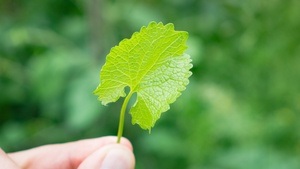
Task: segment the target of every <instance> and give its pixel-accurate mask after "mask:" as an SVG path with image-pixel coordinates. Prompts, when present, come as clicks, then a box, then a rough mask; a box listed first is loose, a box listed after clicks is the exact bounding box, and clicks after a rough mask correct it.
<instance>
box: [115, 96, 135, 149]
mask: <svg viewBox="0 0 300 169" xmlns="http://www.w3.org/2000/svg"><path fill="white" fill-rule="evenodd" d="M132 94H133V93H132V92H131V91H130V92H129V93H128V95H127V96H126V97H125V100H124V102H123V105H122V108H121V112H120V120H119V128H118V140H117V143H120V142H121V137H122V135H123V129H124V121H125V112H126V107H127V104H128V102H129V100H130V98H131V95H132Z"/></svg>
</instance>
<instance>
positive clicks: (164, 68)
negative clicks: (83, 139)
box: [94, 22, 192, 130]
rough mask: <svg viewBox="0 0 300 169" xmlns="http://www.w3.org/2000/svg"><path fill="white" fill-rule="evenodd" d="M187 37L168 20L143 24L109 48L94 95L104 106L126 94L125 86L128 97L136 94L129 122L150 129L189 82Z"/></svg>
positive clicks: (189, 65) (189, 67)
mask: <svg viewBox="0 0 300 169" xmlns="http://www.w3.org/2000/svg"><path fill="white" fill-rule="evenodd" d="M187 38H188V33H187V32H184V31H175V30H174V25H173V24H171V23H169V24H167V25H163V24H162V23H161V22H160V23H156V22H151V23H150V24H149V25H148V26H147V27H142V28H141V30H140V32H136V33H134V34H133V35H132V37H131V38H130V39H124V40H122V41H121V42H120V44H119V45H118V46H115V47H113V48H112V49H111V51H110V53H109V54H108V55H107V58H106V63H105V64H104V66H103V67H102V70H101V72H100V81H101V82H100V84H99V86H98V87H97V89H96V90H95V91H94V94H96V95H98V96H99V97H98V99H99V100H100V101H102V104H104V105H106V104H107V103H110V102H115V101H117V100H118V99H119V98H120V97H125V96H126V93H125V91H124V89H125V87H127V86H128V87H129V88H130V91H129V93H128V95H127V96H129V97H131V96H132V94H133V93H136V95H137V100H136V101H135V103H134V105H133V107H132V108H131V110H130V114H131V115H132V123H133V124H136V123H137V124H139V125H140V126H141V128H143V129H149V130H150V129H151V127H153V126H154V124H155V122H156V121H157V120H158V119H159V118H160V115H161V113H162V112H165V111H167V110H168V109H169V108H170V106H169V104H171V103H173V102H174V101H175V100H176V98H178V97H179V96H180V94H181V92H182V91H183V90H185V86H186V85H187V84H188V83H189V80H188V77H189V76H191V74H192V73H191V72H190V71H189V70H190V69H191V67H192V64H191V63H190V62H191V59H190V56H189V55H187V54H184V51H185V50H186V48H187V46H186V41H187ZM126 104H127V103H126Z"/></svg>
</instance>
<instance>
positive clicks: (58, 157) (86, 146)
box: [9, 136, 132, 169]
mask: <svg viewBox="0 0 300 169" xmlns="http://www.w3.org/2000/svg"><path fill="white" fill-rule="evenodd" d="M116 140H117V138H116V137H115V136H107V137H101V138H94V139H86V140H80V141H75V142H70V143H64V144H52V145H46V146H41V147H37V148H33V149H30V150H25V151H21V152H17V153H11V154H9V156H10V157H11V158H12V159H13V160H14V161H15V162H16V163H17V164H18V165H19V166H21V167H22V168H65V169H73V168H77V167H78V166H79V165H80V164H81V162H82V161H83V160H84V159H85V158H86V157H88V156H89V155H90V154H92V153H93V152H94V151H96V150H98V149H100V148H101V147H103V146H105V145H109V144H116ZM120 144H122V145H124V146H126V147H128V148H129V149H130V150H132V145H131V143H130V142H129V140H127V139H126V138H122V139H121V143H120Z"/></svg>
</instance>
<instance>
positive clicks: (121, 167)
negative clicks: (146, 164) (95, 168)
mask: <svg viewBox="0 0 300 169" xmlns="http://www.w3.org/2000/svg"><path fill="white" fill-rule="evenodd" d="M128 151H129V150H124V149H111V150H110V151H109V152H108V153H107V154H106V156H105V158H104V160H103V163H102V165H101V167H100V169H131V156H130V155H128Z"/></svg>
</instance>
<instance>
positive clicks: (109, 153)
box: [78, 144, 135, 169]
mask: <svg viewBox="0 0 300 169" xmlns="http://www.w3.org/2000/svg"><path fill="white" fill-rule="evenodd" d="M134 166H135V158H134V154H133V152H132V150H130V149H129V148H128V147H126V146H124V145H121V144H111V145H107V146H105V147H102V148H101V149H99V150H97V151H95V152H94V153H92V154H91V155H90V156H88V157H87V158H86V159H85V160H84V161H83V162H82V163H81V164H80V166H79V168H78V169H134Z"/></svg>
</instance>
